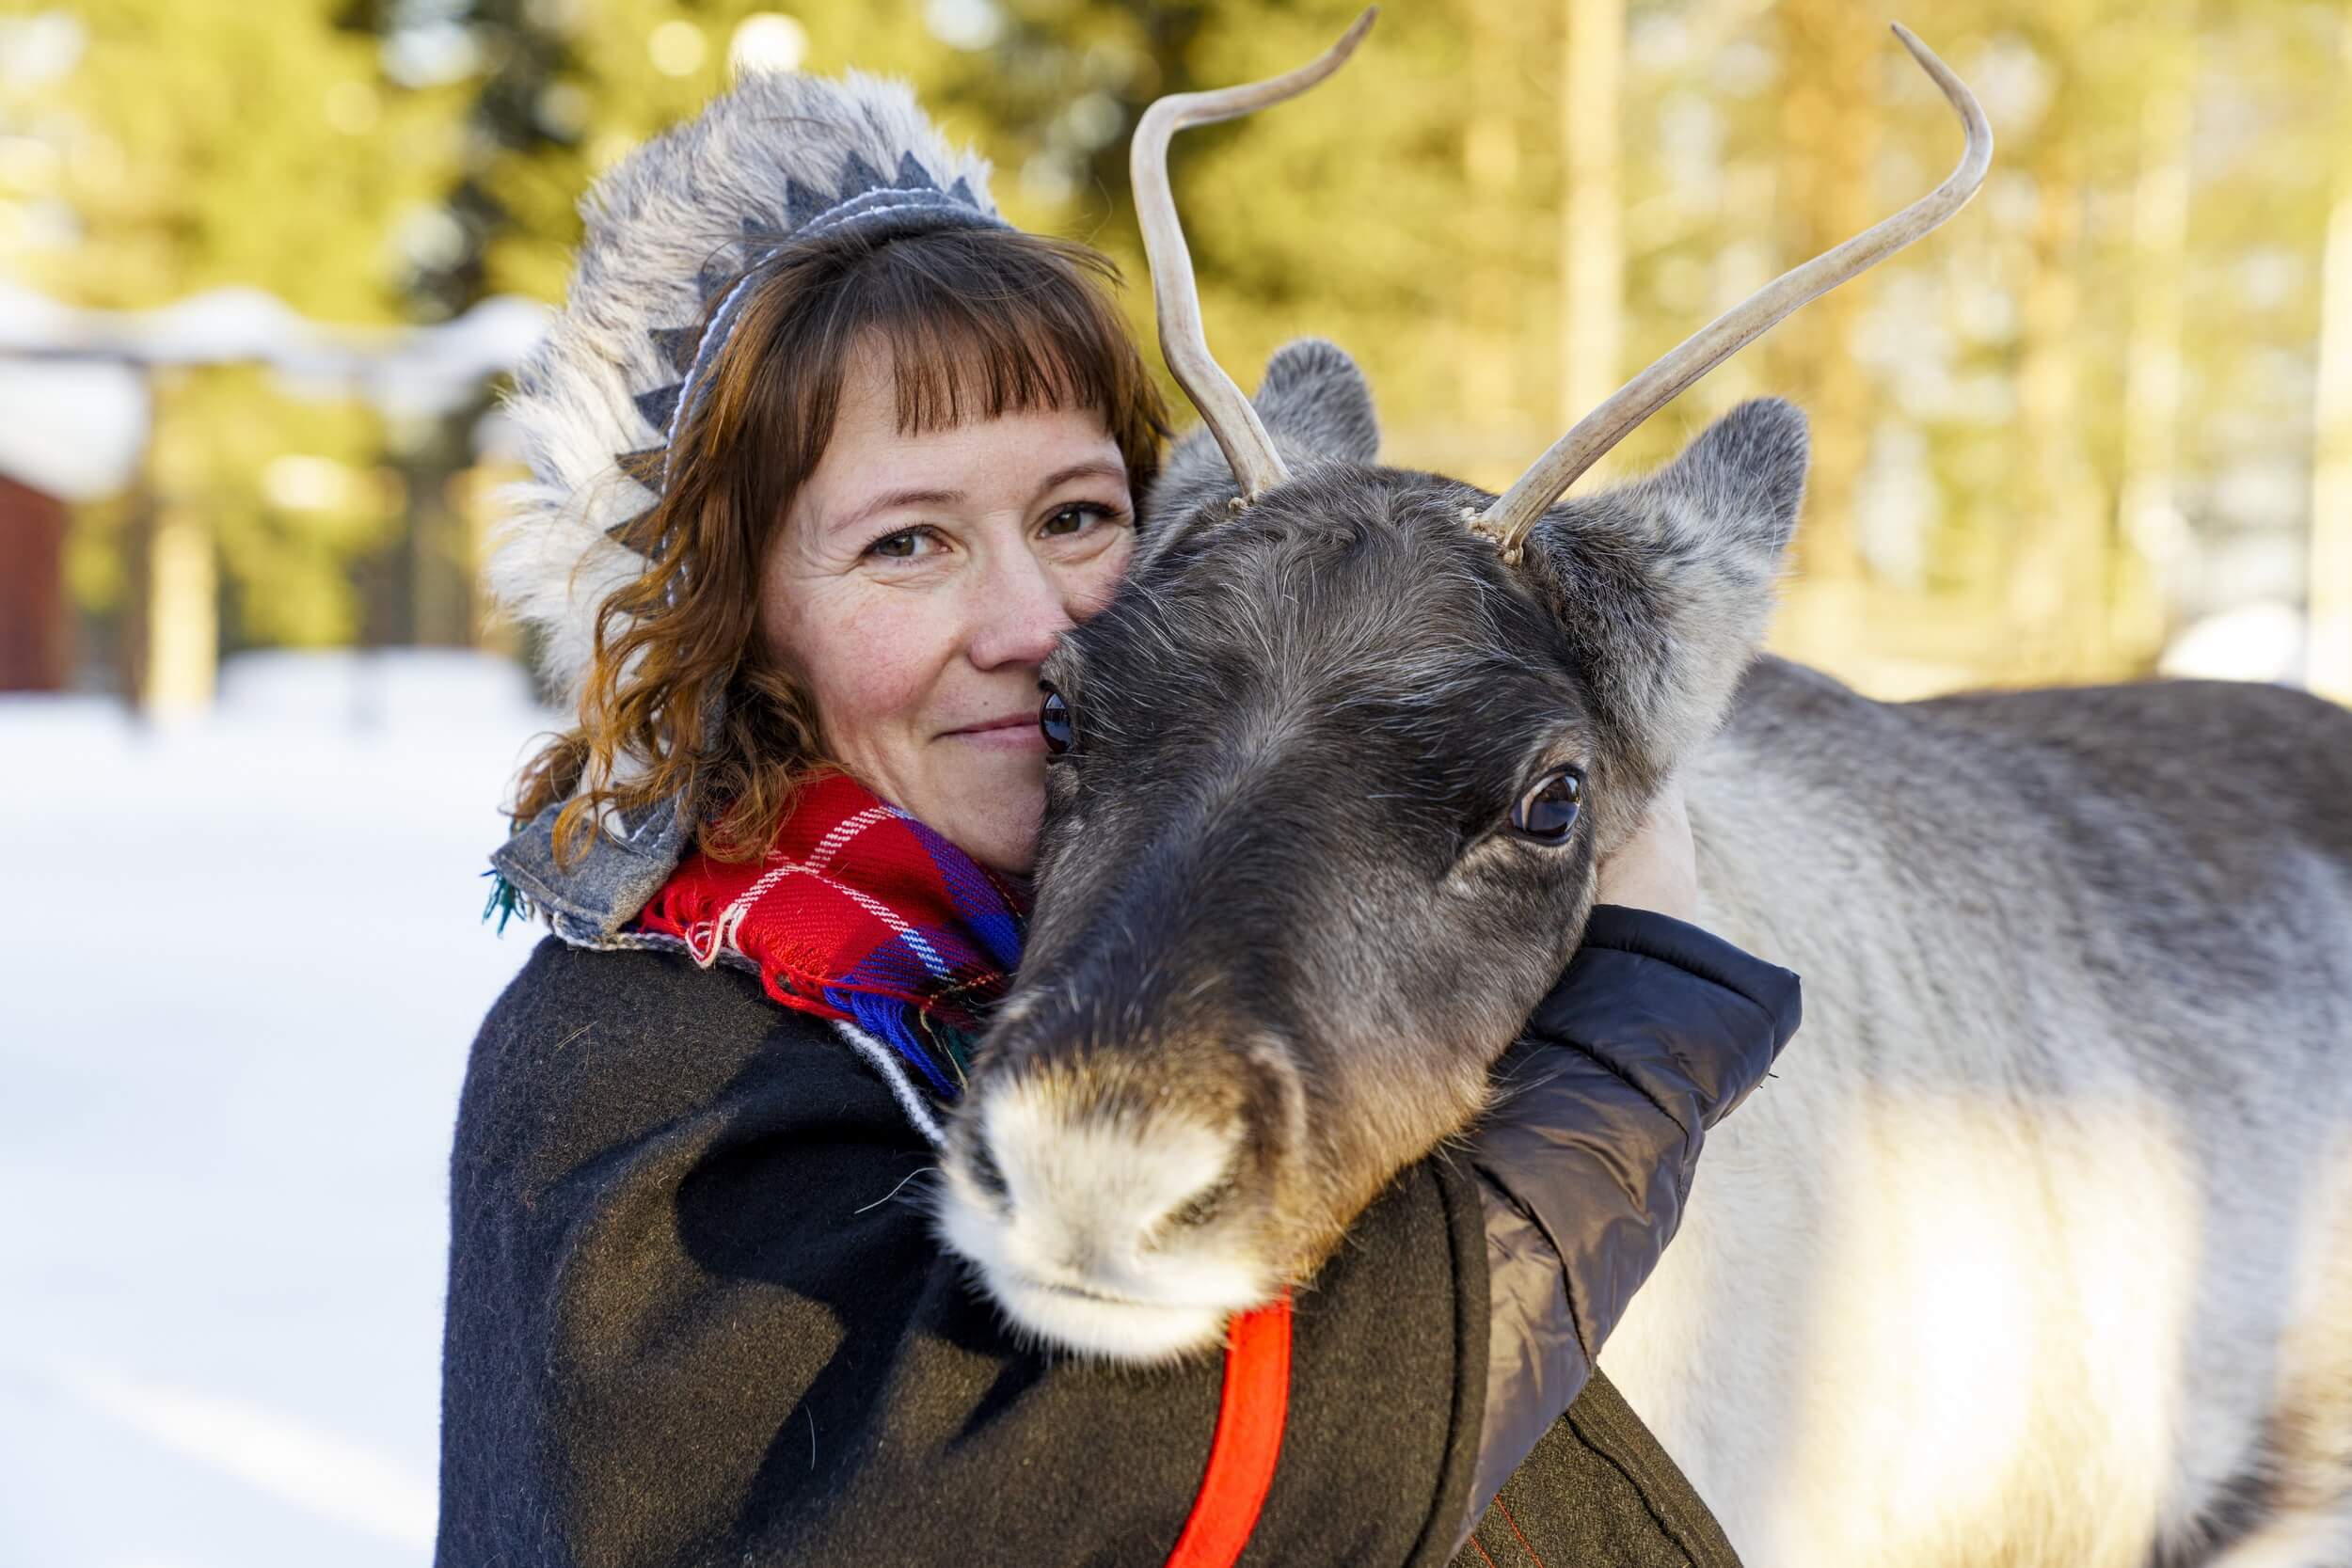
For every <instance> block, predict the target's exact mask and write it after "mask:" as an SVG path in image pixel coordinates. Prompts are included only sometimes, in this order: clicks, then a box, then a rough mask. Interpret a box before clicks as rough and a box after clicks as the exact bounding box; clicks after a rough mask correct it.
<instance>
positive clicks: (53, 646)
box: [0, 473, 73, 691]
mask: <svg viewBox="0 0 2352 1568" xmlns="http://www.w3.org/2000/svg"><path fill="white" fill-rule="evenodd" d="M65 520H66V508H65V502H64V501H62V500H59V499H57V498H56V497H55V496H52V495H49V494H47V493H45V492H43V491H40V490H36V489H34V488H33V487H32V486H31V485H29V484H25V483H22V482H21V481H19V480H17V479H14V478H12V477H11V476H9V475H8V474H5V473H0V691H62V690H64V689H65V686H66V678H67V675H68V673H69V672H70V671H71V669H72V657H73V650H72V630H73V621H72V611H71V610H70V609H69V607H68V602H67V598H66V591H65Z"/></svg>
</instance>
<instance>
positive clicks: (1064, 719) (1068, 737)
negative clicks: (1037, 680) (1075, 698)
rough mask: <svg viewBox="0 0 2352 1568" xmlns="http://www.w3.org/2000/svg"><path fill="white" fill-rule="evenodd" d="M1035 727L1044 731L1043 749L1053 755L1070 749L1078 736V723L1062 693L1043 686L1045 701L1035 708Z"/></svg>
mask: <svg viewBox="0 0 2352 1568" xmlns="http://www.w3.org/2000/svg"><path fill="white" fill-rule="evenodd" d="M1037 727H1038V728H1039V729H1040V730H1041V731H1042V732H1044V735H1045V749H1046V751H1048V752H1052V753H1053V754H1054V755H1055V756H1059V755H1061V754H1062V753H1063V752H1067V751H1068V750H1070V748H1071V747H1072V745H1073V744H1074V743H1075V742H1076V741H1077V738H1078V724H1077V721H1076V719H1075V718H1073V716H1072V714H1071V711H1070V705H1069V704H1068V703H1066V702H1064V701H1063V700H1062V694H1061V693H1060V692H1058V691H1057V690H1055V689H1053V688H1052V687H1050V686H1049V687H1046V688H1045V702H1044V705H1042V706H1041V707H1040V708H1039V709H1038V710H1037Z"/></svg>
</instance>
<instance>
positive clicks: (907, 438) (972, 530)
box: [759, 350, 1135, 875]
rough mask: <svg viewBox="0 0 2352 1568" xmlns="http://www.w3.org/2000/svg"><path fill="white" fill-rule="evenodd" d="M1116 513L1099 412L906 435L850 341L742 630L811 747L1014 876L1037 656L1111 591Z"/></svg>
mask: <svg viewBox="0 0 2352 1568" xmlns="http://www.w3.org/2000/svg"><path fill="white" fill-rule="evenodd" d="M1134 523H1135V515H1134V502H1133V500H1132V499H1131V498H1130V497H1129V495H1128V493H1127V467H1126V464H1125V462H1124V461H1123V460H1122V459H1121V458H1120V451H1119V447H1118V445H1117V443H1115V442H1114V441H1112V439H1111V437H1110V435H1109V433H1108V431H1107V430H1106V429H1105V428H1104V423H1103V420H1102V417H1101V416H1100V415H1099V414H1096V413H1094V412H1093V411H1091V410H1088V409H1065V410H1034V411H1030V412H1026V413H1016V414H1008V415H1006V416H1004V417H1003V418H1001V419H995V420H975V421H972V422H969V423H965V424H961V425H958V426H956V427H954V428H953V429H946V430H932V431H926V432H924V433H922V434H920V435H909V434H906V433H905V432H902V431H901V430H900V429H899V428H898V393H897V388H896V386H895V384H894V380H893V377H892V372H891V366H890V362H889V361H888V359H887V358H886V357H884V356H883V355H882V353H881V352H880V351H875V350H866V351H861V352H860V353H858V354H857V355H856V356H853V357H852V358H851V360H850V366H849V370H848V373H847V375H846V377H845V379H844V382H843V386H842V397H841V407H840V414H839V418H838V420H837V422H836V423H835V425H834V433H833V438H832V441H831V442H830V443H829V444H828V445H827V446H826V448H825V452H824V456H823V457H822V459H821V460H819V462H818V465H817V470H816V472H815V473H813V474H811V475H810V476H809V479H808V482H807V483H804V484H803V485H802V486H801V489H800V492H799V494H798V496H797V497H796V498H795V499H794V502H793V505H792V510H791V513H790V515H788V516H787V518H786V520H785V525H784V527H782V528H781V529H779V530H777V531H776V534H775V537H774V539H773V541H772V542H771V544H770V546H769V549H768V556H767V559H766V560H765V561H764V562H762V563H761V568H760V590H759V592H760V603H759V629H760V635H761V636H762V637H764V638H765V639H766V640H767V643H768V647H769V649H770V650H771V653H772V654H773V655H774V656H775V657H777V658H778V660H779V661H780V662H781V663H782V664H783V665H784V667H785V668H786V669H787V671H789V672H791V673H792V674H793V675H795V676H796V677H797V678H798V679H799V680H800V681H801V682H802V683H803V687H804V688H805V689H806V690H807V691H808V692H809V693H810V695H811V696H812V698H813V699H814V700H815V703H816V707H817V718H818V728H819V729H820V731H821V737H822V743H823V746H824V749H825V753H826V755H827V756H829V757H831V758H832V759H833V760H834V761H835V762H838V763H840V764H841V765H842V766H844V767H845V768H849V769H850V772H851V773H853V774H855V775H856V776H857V777H858V778H859V779H860V780H862V781H863V782H864V783H865V784H866V785H867V786H869V787H870V788H872V789H873V790H874V792H875V793H876V794H878V795H880V796H881V797H882V799H883V800H888V801H889V802H890V803H891V804H893V805H895V806H898V808H899V809H901V810H903V811H905V812H908V813H909V814H911V815H913V816H915V817H917V818H919V819H920V820H921V821H923V822H925V823H926V824H928V825H929V826H930V827H932V828H934V829H936V830H938V831H939V832H942V833H944V834H946V837H947V838H948V839H949V840H950V841H951V842H953V843H954V844H956V845H957V846H958V847H961V848H962V849H963V850H964V851H965V852H966V853H967V854H969V855H971V856H972V857H973V858H974V859H976V860H977V861H979V862H980V863H983V864H985V865H989V866H993V867H994V868H996V869H997V870H1000V871H1008V872H1012V873H1014V874H1016V875H1025V874H1026V873H1027V871H1028V869H1029V863H1030V859H1031V857H1032V855H1033V853H1034V852H1035V850H1036V847H1037V831H1038V822H1039V819H1040V817H1041V815H1042V813H1043V811H1044V805H1045V742H1044V737H1043V736H1041V735H1040V734H1039V732H1038V726H1037V713H1038V703H1039V696H1038V684H1037V683H1038V666H1039V665H1040V664H1041V662H1042V661H1043V660H1044V657H1045V656H1046V654H1047V653H1048V652H1050V651H1051V650H1052V648H1053V646H1054V641H1055V639H1057V638H1058V637H1059V636H1060V635H1061V634H1062V632H1063V631H1064V630H1066V629H1067V628H1068V627H1069V626H1072V625H1073V623H1075V622H1078V621H1081V620H1084V619H1085V618H1086V617H1087V616H1089V615H1090V614H1092V613H1093V612H1094V611H1095V610H1098V609H1100V608H1101V607H1102V605H1103V603H1104V601H1105V600H1106V599H1108V598H1109V597H1110V594H1111V590H1112V589H1113V588H1115V587H1117V586H1118V583H1119V578H1120V574H1121V573H1122V572H1123V571H1125V569H1126V565H1127V557H1128V555H1129V553H1130V552H1131V551H1132V549H1133V548H1134V546H1135V526H1134Z"/></svg>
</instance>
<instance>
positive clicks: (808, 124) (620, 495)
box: [487, 71, 1009, 705]
mask: <svg viewBox="0 0 2352 1568" xmlns="http://www.w3.org/2000/svg"><path fill="white" fill-rule="evenodd" d="M988 173H989V166H988V164H987V162H986V160H984V159H982V158H980V157H978V156H977V155H976V154H974V153H972V152H970V151H968V150H956V149H954V148H951V147H949V146H948V145H947V143H946V140H945V138H943V137H942V136H941V135H940V133H939V131H938V129H937V128H936V127H935V126H933V125H932V124H931V122H930V119H928V118H927V117H926V116H925V115H924V113H923V111H922V110H921V108H920V107H918V106H917V105H916V103H915V101H914V92H913V90H912V89H911V88H910V87H908V86H907V85H906V84H905V83H903V82H897V81H890V80H885V79H882V78H879V77H874V76H868V75H866V74H864V73H862V72H859V71H850V72H848V73H847V74H845V75H843V76H842V77H840V78H838V79H832V78H825V77H817V76H804V75H802V74H800V73H799V72H797V71H778V72H769V73H762V74H757V75H751V76H747V77H745V78H744V79H743V81H742V82H740V83H739V85H738V86H736V87H734V88H733V89H732V90H731V91H729V92H727V93H725V94H724V95H723V96H721V97H720V98H717V99H715V100H713V101H712V102H711V103H710V104H709V106H708V107H707V108H705V109H704V110H703V112H702V113H701V114H699V115H697V116H696V117H695V118H694V119H691V120H688V121H686V122H685V123H683V124H681V125H677V126H675V127H673V128H672V129H671V130H669V131H666V132H664V133H663V134H662V135H660V136H657V137H655V138H654V139H653V140H651V141H649V142H647V143H646V144H645V145H644V146H643V147H641V148H639V149H637V150H635V151H634V152H632V153H630V154H629V155H628V157H627V158H625V159H624V160H622V161H621V163H619V164H618V165H616V166H614V167H613V168H612V170H611V171H610V172H609V173H607V174H605V175H604V176H603V177H602V178H601V179H599V180H598V181H597V182H596V184H595V185H594V186H593V187H591V188H590V190H589V192H588V194H587V196H586V198H584V199H583V200H582V201H581V203H580V211H581V214H582V215H583V216H584V217H585V218H586V220H587V234H586V237H585V238H584V239H582V240H581V242H580V250H579V253H578V259H577V261H576V263H575V265H574V268H573V272H572V280H571V289H570V293H569V294H568V296H567V297H566V299H565V301H564V309H563V310H562V312H561V313H560V314H559V315H558V316H557V317H556V319H555V322H554V325H552V326H551V327H550V329H549V330H548V335H547V337H546V338H545V339H544V340H543V341H541V342H540V344H539V346H538V347H537V348H536V349H535V350H534V351H533V352H532V355H531V356H530V357H529V358H528V359H526V360H525V361H524V362H523V364H522V365H521V367H520V368H519V369H518V370H517V371H516V377H515V390H514V391H513V393H512V394H511V395H510V396H509V397H508V398H507V400H506V403H505V410H504V411H505V414H506V417H507V418H508V419H509V420H512V421H513V422H514V423H515V425H516V427H517V429H518V430H519V431H520V433H521V435H522V437H523V442H524V448H525V452H526V459H527V461H528V463H529V466H530V469H531V477H530V478H529V479H527V480H523V481H520V482H518V483H515V484H513V485H510V486H507V487H506V489H505V490H504V491H503V492H502V493H501V497H500V499H501V503H502V504H501V514H502V515H501V521H500V522H499V524H498V525H497V526H496V528H495V529H494V531H493V532H492V536H491V553H490V559H489V563H488V568H487V577H488V581H489V587H490V591H491V594H492V595H493V597H494V598H495V599H496V601H497V603H498V605H499V608H500V609H501V610H503V611H504V612H505V613H506V614H508V615H511V616H513V617H514V618H515V619H516V620H517V621H519V622H521V623H524V624H526V625H528V626H532V627H535V628H536V629H537V630H538V631H539V633H540V634H541V635H540V640H539V650H540V651H539V662H540V673H541V674H542V675H543V676H544V677H545V678H546V680H547V682H548V686H549V687H550V688H551V689H554V690H555V691H557V692H558V693H560V694H561V697H562V699H563V701H564V703H565V704H566V705H569V704H572V703H575V702H577V700H578V698H579V694H580V684H581V681H582V678H583V677H584V676H585V674H586V673H587V669H588V663H589V658H590V656H591V654H592V652H593V651H594V648H595V644H596V614H597V611H598V610H599V608H600V607H601V606H602V605H603V603H604V601H605V600H606V599H607V598H608V597H609V596H610V595H611V594H612V593H613V591H614V590H616V589H618V588H620V587H622V586H624V585H625V584H627V583H628V582H630V581H633V580H634V579H635V578H637V576H638V575H639V574H640V573H641V572H643V571H644V566H645V558H644V556H642V555H640V554H639V553H638V552H637V551H636V550H634V549H631V548H630V547H628V546H627V545H624V544H622V543H621V542H620V536H621V535H624V534H626V532H627V526H628V524H629V523H631V522H633V521H635V520H636V519H637V518H638V517H639V516H640V515H643V514H644V512H645V511H646V510H647V509H648V508H649V507H651V506H652V505H653V504H654V502H655V500H656V499H658V488H659V485H660V476H661V469H662V458H663V454H664V451H665V449H666V447H667V445H668V443H669V441H670V440H671V439H672V437H673V436H675V432H676V430H677V429H678V428H679V427H680V426H681V425H683V424H684V423H685V422H686V421H687V420H691V418H692V416H693V413H694V408H695V404H696V401H697V399H696V396H695V393H696V390H697V388H698V387H699V386H700V384H701V383H702V380H703V376H704V373H705V372H707V369H708V367H709V365H710V362H711V360H712V359H713V357H714V356H716V354H717V352H718V349H719V346H720V344H721V343H722V342H723V341H724V339H725V337H726V333H727V329H728V327H729V326H730V325H732V324H733V314H734V309H733V308H734V306H735V303H736V300H737V298H738V297H739V294H740V292H741V291H740V287H739V286H738V287H737V288H736V289H735V292H734V293H727V291H729V289H730V286H731V285H735V284H736V283H737V280H738V279H741V280H742V282H744V283H748V282H749V281H750V280H751V279H752V278H755V277H757V273H756V271H755V270H752V269H755V268H756V266H757V264H758V262H759V261H761V260H763V259H764V258H766V257H769V256H771V255H774V254H776V253H777V252H778V251H779V250H780V249H781V248H782V247H784V246H787V245H791V244H792V243H794V242H795V241H796V240H805V239H808V238H811V237H814V236H817V235H819V234H829V233H834V232H839V231H843V230H861V231H864V232H867V233H877V232H879V233H884V234H887V233H907V232H914V231H917V230H930V229H945V228H976V227H984V228H994V229H1002V228H1009V225H1008V224H1006V223H1005V221H1004V219H1003V218H1001V217H999V216H998V215H997V213H996V208H995V204H994V203H993V201H992V200H991V199H990V198H989V194H988ZM747 274H748V276H746V275H747ZM706 321H707V322H708V324H709V325H708V330H707V331H706V330H705V323H706Z"/></svg>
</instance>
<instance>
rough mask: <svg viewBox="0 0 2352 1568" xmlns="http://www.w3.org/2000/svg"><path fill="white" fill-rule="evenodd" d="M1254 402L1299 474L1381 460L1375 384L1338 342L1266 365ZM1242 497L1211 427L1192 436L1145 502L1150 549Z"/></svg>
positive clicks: (1304, 345)
mask: <svg viewBox="0 0 2352 1568" xmlns="http://www.w3.org/2000/svg"><path fill="white" fill-rule="evenodd" d="M1249 401H1250V404H1251V405H1252V406H1253V407H1255V408H1256V409H1257V410H1258V418H1259V420H1261V421H1262V422H1263V424H1264V425H1265V428H1266V434H1267V435H1269V436H1273V437H1274V446H1275V450H1276V451H1279V452H1280V453H1281V454H1282V460H1283V461H1284V462H1285V463H1287V464H1289V465H1290V467H1292V469H1293V470H1294V471H1296V470H1298V469H1302V468H1306V467H1312V466H1313V465H1314V464H1315V463H1316V462H1317V461H1322V462H1340V463H1372V462H1375V461H1376V460H1377V459H1378V458H1379V455H1380V421H1379V420H1378V418H1377V417H1376V416H1375V414H1374V413H1373V408H1372V385H1371V383H1369V382H1368V381H1366V380H1365V379H1364V372H1362V371H1360V370H1359V369H1357V368H1356V361H1355V360H1353V359H1351V358H1349V357H1348V356H1347V352H1346V351H1345V350H1344V349H1343V348H1341V347H1340V346H1339V345H1338V344H1337V343H1333V342H1329V341H1326V340H1324V339H1321V338H1300V339H1298V340H1296V341H1294V342H1289V343H1285V344H1284V345H1282V347H1281V348H1279V349H1278V350H1277V351H1276V352H1275V355H1274V357H1273V358H1272V359H1270V360H1268V361H1267V362H1266V368H1265V381H1264V383H1263V385H1261V386H1260V387H1259V388H1258V395H1257V396H1256V397H1254V398H1251V399H1250V400H1249ZM1240 493H1241V486H1240V485H1238V484H1236V483H1234V481H1233V470H1232V469H1231V468H1229V467H1226V466H1225V454H1224V453H1223V452H1221V451H1218V450H1217V446H1216V440H1215V439H1214V438H1212V437H1211V436H1210V435H1209V432H1208V430H1207V428H1206V427H1205V426H1204V427H1202V428H1200V429H1197V430H1194V431H1192V432H1190V433H1189V434H1187V435H1186V436H1184V439H1183V440H1181V441H1178V442H1177V443H1176V445H1175V447H1174V449H1173V450H1172V451H1169V452H1168V462H1167V463H1166V464H1165V465H1163V466H1162V467H1161V469H1160V475H1159V478H1158V479H1156V480H1154V481H1153V482H1152V491H1151V494H1150V495H1148V496H1147V497H1145V498H1144V503H1143V514H1144V524H1143V535H1144V539H1143V543H1144V547H1145V548H1146V549H1149V548H1151V547H1152V546H1154V545H1155V544H1159V543H1164V542H1165V541H1166V539H1167V537H1168V536H1169V535H1171V534H1173V533H1175V532H1177V531H1181V530H1182V529H1183V528H1184V524H1186V523H1187V522H1189V521H1190V520H1192V519H1193V518H1194V517H1197V516H1199V515H1200V514H1201V512H1202V511H1204V510H1205V509H1207V508H1209V507H1211V506H1215V507H1216V508H1219V509H1222V508H1223V506H1224V504H1225V503H1226V502H1227V501H1229V500H1231V499H1232V498H1233V497H1235V496H1237V495H1239V494H1240ZM1155 525H1156V526H1155ZM1155 536H1156V537H1155Z"/></svg>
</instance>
